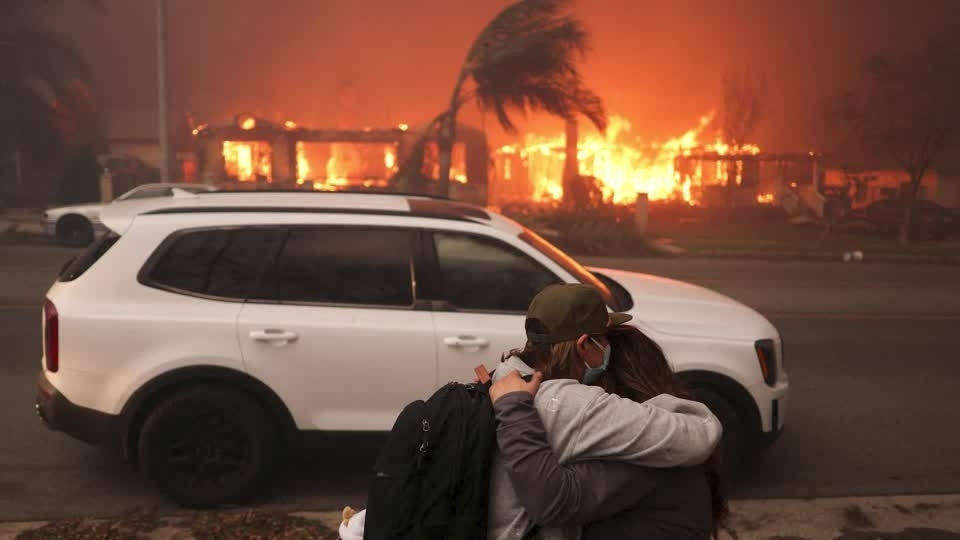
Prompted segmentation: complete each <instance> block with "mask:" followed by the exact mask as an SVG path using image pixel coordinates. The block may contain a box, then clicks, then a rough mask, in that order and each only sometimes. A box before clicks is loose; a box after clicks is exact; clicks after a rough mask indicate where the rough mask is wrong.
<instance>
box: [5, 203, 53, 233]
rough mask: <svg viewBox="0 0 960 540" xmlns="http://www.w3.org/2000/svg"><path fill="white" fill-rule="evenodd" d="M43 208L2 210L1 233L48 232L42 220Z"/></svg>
mask: <svg viewBox="0 0 960 540" xmlns="http://www.w3.org/2000/svg"><path fill="white" fill-rule="evenodd" d="M41 212H42V211H41V210H23V209H10V210H0V235H4V234H9V233H14V234H29V235H43V234H45V233H46V231H45V230H44V227H43V223H42V221H41Z"/></svg>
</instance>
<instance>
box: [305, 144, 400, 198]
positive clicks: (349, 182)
mask: <svg viewBox="0 0 960 540" xmlns="http://www.w3.org/2000/svg"><path fill="white" fill-rule="evenodd" d="M397 147H398V145H397V144H396V143H392V144H384V143H340V142H334V143H325V142H306V141H299V142H297V144H296V154H297V157H296V160H297V162H296V167H297V183H298V184H304V183H307V182H309V183H312V184H313V188H314V189H316V190H319V191H332V190H337V189H344V188H348V187H358V186H362V187H367V188H370V187H385V186H386V185H387V183H388V181H389V179H390V177H391V176H392V175H393V174H394V173H396V172H397Z"/></svg>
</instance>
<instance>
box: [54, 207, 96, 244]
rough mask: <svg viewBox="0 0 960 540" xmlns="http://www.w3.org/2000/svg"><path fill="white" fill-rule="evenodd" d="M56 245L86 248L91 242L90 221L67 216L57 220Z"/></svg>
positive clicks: (74, 215)
mask: <svg viewBox="0 0 960 540" xmlns="http://www.w3.org/2000/svg"><path fill="white" fill-rule="evenodd" d="M55 232H56V236H57V243H58V244H60V245H61V246H67V247H86V246H88V245H90V243H91V242H93V224H92V223H90V220H89V219H87V218H85V217H83V216H80V215H77V214H68V215H66V216H63V217H62V218H60V219H58V220H57V227H56V231H55Z"/></svg>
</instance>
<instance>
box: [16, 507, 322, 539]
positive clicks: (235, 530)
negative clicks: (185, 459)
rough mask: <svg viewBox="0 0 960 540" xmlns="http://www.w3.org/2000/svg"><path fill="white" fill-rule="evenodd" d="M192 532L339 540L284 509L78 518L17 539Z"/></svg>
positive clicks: (196, 534)
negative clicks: (174, 530)
mask: <svg viewBox="0 0 960 540" xmlns="http://www.w3.org/2000/svg"><path fill="white" fill-rule="evenodd" d="M168 527H171V528H177V529H181V530H184V531H189V532H190V533H191V534H192V535H193V537H195V538H197V540H214V539H216V540H245V539H251V540H252V539H261V540H262V539H267V538H269V539H277V540H337V536H338V535H337V532H336V531H334V530H331V529H330V528H329V527H327V526H326V525H324V524H323V523H320V522H318V521H312V520H309V519H306V518H303V517H299V516H290V515H287V514H284V513H281V512H260V511H254V510H249V511H244V512H236V511H234V512H211V513H199V514H196V515H193V516H189V517H185V518H167V519H160V518H156V517H153V516H151V515H145V514H136V515H129V516H124V517H120V518H117V519H109V520H95V519H76V520H69V521H59V522H54V523H48V524H47V525H45V526H43V527H40V528H38V529H33V530H29V531H24V532H22V533H20V534H19V535H18V536H17V540H55V539H56V540H59V539H63V538H70V539H71V540H143V539H145V538H146V537H147V536H148V535H149V534H150V533H151V532H153V531H156V530H157V529H160V528H168Z"/></svg>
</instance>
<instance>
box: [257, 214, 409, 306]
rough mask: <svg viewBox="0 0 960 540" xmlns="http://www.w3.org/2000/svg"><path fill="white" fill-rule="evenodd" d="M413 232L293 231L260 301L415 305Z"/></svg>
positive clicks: (265, 284) (352, 228)
mask: <svg viewBox="0 0 960 540" xmlns="http://www.w3.org/2000/svg"><path fill="white" fill-rule="evenodd" d="M411 234H412V233H411V232H410V231H407V230H402V229H378V228H366V227H362V228H361V227H355V228H354V227H333V226H327V227H298V228H293V229H290V235H289V236H288V238H287V241H286V243H285V244H284V246H283V250H282V251H281V253H280V256H279V257H278V258H277V262H276V264H275V265H274V268H273V269H272V270H271V271H270V272H269V273H268V277H267V279H265V280H264V283H263V286H262V287H260V289H259V290H258V291H257V294H256V295H255V298H256V299H258V300H265V301H275V302H310V303H323V304H349V305H372V306H393V307H410V306H412V305H413V273H412V249H411Z"/></svg>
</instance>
